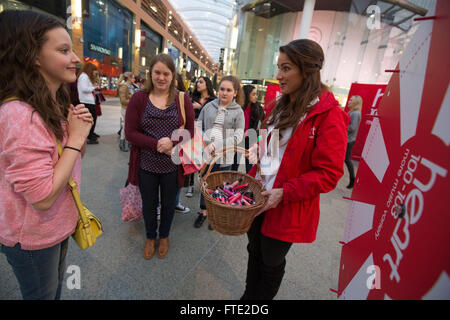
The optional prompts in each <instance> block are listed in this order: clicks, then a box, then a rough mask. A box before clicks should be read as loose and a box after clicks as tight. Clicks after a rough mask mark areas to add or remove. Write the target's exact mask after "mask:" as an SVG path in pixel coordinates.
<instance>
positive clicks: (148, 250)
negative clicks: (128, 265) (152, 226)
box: [144, 239, 156, 260]
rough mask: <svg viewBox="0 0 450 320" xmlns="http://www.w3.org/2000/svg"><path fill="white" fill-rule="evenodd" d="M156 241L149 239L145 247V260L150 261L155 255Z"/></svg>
mask: <svg viewBox="0 0 450 320" xmlns="http://www.w3.org/2000/svg"><path fill="white" fill-rule="evenodd" d="M155 243H156V240H155V239H153V240H152V239H147V240H146V241H145V246H144V258H145V259H147V260H149V259H151V258H152V257H153V255H154V254H155Z"/></svg>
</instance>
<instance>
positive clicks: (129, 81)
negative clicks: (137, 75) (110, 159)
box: [118, 72, 135, 152]
mask: <svg viewBox="0 0 450 320" xmlns="http://www.w3.org/2000/svg"><path fill="white" fill-rule="evenodd" d="M133 78H134V76H133V74H132V73H131V72H125V73H123V74H121V75H120V77H119V81H118V82H119V99H120V105H121V109H120V117H121V124H123V126H125V124H124V123H125V114H126V112H127V106H128V103H129V102H130V99H131V96H132V95H133V94H134V92H135V87H134V86H133ZM119 149H120V150H121V151H124V152H128V151H130V150H129V148H128V142H127V141H126V140H125V130H122V128H121V129H120V139H119Z"/></svg>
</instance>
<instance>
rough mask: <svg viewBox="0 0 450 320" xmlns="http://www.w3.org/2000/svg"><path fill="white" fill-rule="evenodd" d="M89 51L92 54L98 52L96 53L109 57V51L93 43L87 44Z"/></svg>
mask: <svg viewBox="0 0 450 320" xmlns="http://www.w3.org/2000/svg"><path fill="white" fill-rule="evenodd" d="M89 50H91V51H94V52H98V53H102V54H105V55H107V56H110V55H111V49H108V48H105V47H102V46H100V45H98V44H95V43H92V42H89Z"/></svg>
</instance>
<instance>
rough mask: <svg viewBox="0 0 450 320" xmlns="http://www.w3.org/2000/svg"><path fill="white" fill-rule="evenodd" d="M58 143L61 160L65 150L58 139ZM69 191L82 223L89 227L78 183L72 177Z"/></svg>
mask: <svg viewBox="0 0 450 320" xmlns="http://www.w3.org/2000/svg"><path fill="white" fill-rule="evenodd" d="M56 143H57V144H58V155H59V157H60V158H61V155H62V152H63V149H62V147H61V143H60V142H59V140H58V139H56ZM68 185H69V189H70V191H71V192H72V196H73V200H74V201H75V205H76V206H77V209H78V216H79V217H80V219H81V221H82V222H83V225H84V226H87V225H88V224H89V219H88V218H87V216H86V213H85V212H84V206H83V203H82V202H81V198H80V195H79V194H78V186H77V183H76V182H75V181H74V180H73V178H72V177H69V182H68Z"/></svg>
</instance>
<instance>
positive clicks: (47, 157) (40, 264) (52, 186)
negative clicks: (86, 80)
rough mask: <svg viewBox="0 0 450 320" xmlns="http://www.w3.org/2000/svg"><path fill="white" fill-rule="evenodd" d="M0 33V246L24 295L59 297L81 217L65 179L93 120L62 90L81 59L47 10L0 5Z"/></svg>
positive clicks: (75, 170)
mask: <svg viewBox="0 0 450 320" xmlns="http://www.w3.org/2000/svg"><path fill="white" fill-rule="evenodd" d="M0 34H1V35H2V36H1V37H0V64H1V65H2V68H0V103H1V106H0V172H1V173H2V174H1V175H0V244H1V245H0V246H1V251H2V252H3V253H4V254H5V255H6V258H7V260H8V263H9V264H10V265H11V267H12V269H13V271H14V274H15V276H16V278H17V280H18V282H19V287H20V291H21V293H22V297H23V299H60V296H61V285H62V280H63V276H64V273H65V259H66V254H67V246H68V238H69V237H70V235H71V234H72V233H73V232H74V230H75V227H76V225H77V220H78V211H77V208H76V206H75V202H74V200H73V198H72V193H71V191H70V190H69V188H68V187H67V183H68V181H69V177H71V176H72V177H73V178H74V180H75V181H76V182H77V184H78V186H79V185H80V177H81V157H82V156H83V154H84V151H85V141H86V137H87V136H88V134H89V131H90V129H91V127H92V123H93V119H92V115H91V114H90V112H89V110H88V109H87V108H86V107H85V106H83V105H77V106H76V107H73V106H71V105H70V97H69V94H68V91H67V88H66V83H71V82H74V81H75V79H76V74H75V71H76V69H75V66H76V64H77V63H79V62H80V60H79V58H78V57H77V56H76V55H75V54H74V53H73V51H72V40H71V39H70V36H69V33H68V32H67V31H66V29H65V27H64V25H63V24H61V23H60V22H59V21H58V20H56V19H55V18H53V17H51V16H48V15H44V14H40V13H37V12H32V11H4V12H2V13H1V14H0ZM57 140H59V141H60V142H61V145H62V146H63V147H64V151H63V152H62V155H61V157H59V156H58V148H57ZM2 276H4V275H2Z"/></svg>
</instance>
